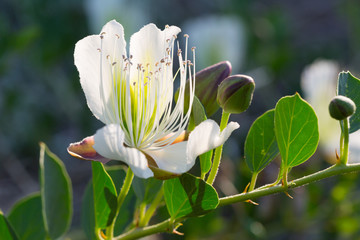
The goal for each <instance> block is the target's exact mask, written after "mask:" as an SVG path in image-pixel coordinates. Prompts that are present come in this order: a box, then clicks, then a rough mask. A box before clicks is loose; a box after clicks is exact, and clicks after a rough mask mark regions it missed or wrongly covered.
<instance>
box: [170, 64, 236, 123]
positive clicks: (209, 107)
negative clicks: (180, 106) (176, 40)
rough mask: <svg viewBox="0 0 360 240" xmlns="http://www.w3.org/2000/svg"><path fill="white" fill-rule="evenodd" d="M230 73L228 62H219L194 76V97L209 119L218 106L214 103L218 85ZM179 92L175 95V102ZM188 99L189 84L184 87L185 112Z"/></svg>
mask: <svg viewBox="0 0 360 240" xmlns="http://www.w3.org/2000/svg"><path fill="white" fill-rule="evenodd" d="M230 73H231V64H230V62H228V61H224V62H219V63H217V64H214V65H211V66H209V67H207V68H204V69H202V70H200V71H199V72H197V73H196V74H195V95H196V96H197V97H198V98H199V100H200V102H201V104H202V105H203V106H204V109H205V111H206V115H207V116H208V117H209V116H211V115H213V114H214V113H215V112H216V111H217V110H218V109H219V105H218V103H217V102H216V94H217V90H218V86H219V84H220V83H221V82H222V81H223V80H224V79H225V78H227V77H228V76H229V75H230ZM178 94H179V90H177V92H176V93H175V100H176V101H177V96H178ZM188 98H189V84H188V83H187V84H186V87H185V110H184V111H185V112H186V110H187V109H186V107H187V106H188V101H189V100H188Z"/></svg>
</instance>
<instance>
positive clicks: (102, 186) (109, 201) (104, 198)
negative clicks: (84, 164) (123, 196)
mask: <svg viewBox="0 0 360 240" xmlns="http://www.w3.org/2000/svg"><path fill="white" fill-rule="evenodd" d="M91 166H92V172H93V178H92V180H93V193H94V210H95V225H96V228H97V229H99V228H100V229H104V228H106V227H107V226H109V225H110V224H111V222H112V220H113V219H114V217H115V213H116V207H117V193H116V189H115V185H114V183H113V181H112V179H111V177H110V176H109V174H108V173H107V172H106V171H105V168H104V166H103V164H102V163H101V162H95V161H93V162H91Z"/></svg>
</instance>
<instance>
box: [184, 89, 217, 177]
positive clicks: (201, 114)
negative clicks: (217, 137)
mask: <svg viewBox="0 0 360 240" xmlns="http://www.w3.org/2000/svg"><path fill="white" fill-rule="evenodd" d="M206 119H207V117H206V112H205V109H204V106H203V105H202V104H201V102H200V100H199V99H198V98H197V97H196V96H194V102H193V105H192V111H191V115H190V120H189V125H188V131H192V130H194V128H195V127H196V126H197V125H199V124H200V123H202V122H203V121H205V120H206ZM212 155H213V150H210V151H208V152H206V153H203V154H201V155H200V156H199V158H200V168H201V173H202V175H205V174H206V173H208V172H209V171H210V168H211V158H212Z"/></svg>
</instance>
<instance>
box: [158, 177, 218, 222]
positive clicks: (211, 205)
mask: <svg viewBox="0 0 360 240" xmlns="http://www.w3.org/2000/svg"><path fill="white" fill-rule="evenodd" d="M164 197H165V202H166V207H167V209H168V212H169V214H170V216H171V218H172V219H176V218H181V217H185V216H186V217H193V216H200V215H204V214H206V213H208V212H209V211H211V210H213V209H215V208H216V207H217V205H218V204H219V197H218V194H217V192H216V191H215V189H214V188H213V187H212V186H211V185H210V184H208V183H206V182H205V181H204V180H202V179H201V178H197V177H194V176H193V175H190V174H188V173H184V174H182V175H181V176H180V177H178V178H173V179H170V180H166V181H165V183H164Z"/></svg>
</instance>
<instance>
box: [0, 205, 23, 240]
mask: <svg viewBox="0 0 360 240" xmlns="http://www.w3.org/2000/svg"><path fill="white" fill-rule="evenodd" d="M0 239H6V240H18V239H19V238H18V236H17V235H16V233H15V231H14V229H13V227H12V226H11V224H10V223H9V221H8V220H7V219H6V218H5V216H4V214H3V213H2V211H1V210H0Z"/></svg>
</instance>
